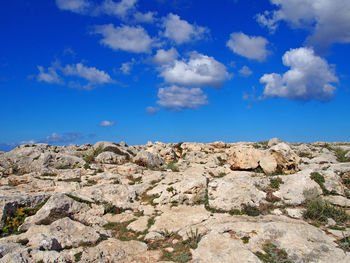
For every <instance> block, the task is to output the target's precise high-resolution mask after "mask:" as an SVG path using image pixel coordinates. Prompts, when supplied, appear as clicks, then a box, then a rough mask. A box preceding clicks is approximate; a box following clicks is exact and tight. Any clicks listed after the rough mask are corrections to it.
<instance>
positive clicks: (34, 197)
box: [0, 190, 49, 227]
mask: <svg viewBox="0 0 350 263" xmlns="http://www.w3.org/2000/svg"><path fill="white" fill-rule="evenodd" d="M48 197H49V194H47V193H38V194H23V193H19V192H13V193H10V192H9V191H2V190H0V219H1V221H0V227H2V226H3V224H4V222H5V220H6V218H7V217H8V216H11V215H13V214H14V213H15V211H16V210H17V208H19V207H28V208H35V207H37V206H38V205H39V204H40V203H41V202H43V201H44V200H45V199H46V198H48Z"/></svg>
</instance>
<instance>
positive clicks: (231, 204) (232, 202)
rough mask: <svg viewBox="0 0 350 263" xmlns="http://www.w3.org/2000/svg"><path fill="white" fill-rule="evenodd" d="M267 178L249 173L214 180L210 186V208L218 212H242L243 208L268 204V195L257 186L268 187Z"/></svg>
mask: <svg viewBox="0 0 350 263" xmlns="http://www.w3.org/2000/svg"><path fill="white" fill-rule="evenodd" d="M267 184H268V180H267V179H266V178H260V177H252V176H251V175H250V174H248V173H244V172H240V173H231V174H228V175H226V176H224V177H223V178H219V179H214V180H212V181H211V182H210V183H209V185H208V197H209V206H210V207H211V208H214V209H218V210H225V211H231V210H241V209H242V206H247V205H249V206H259V205H260V204H261V203H264V202H266V201H265V197H266V193H264V192H263V191H260V190H259V189H257V188H256V185H267Z"/></svg>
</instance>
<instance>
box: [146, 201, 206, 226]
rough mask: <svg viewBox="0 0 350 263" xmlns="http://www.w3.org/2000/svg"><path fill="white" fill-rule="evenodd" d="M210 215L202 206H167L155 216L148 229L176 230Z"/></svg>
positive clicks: (194, 223) (197, 222) (196, 222)
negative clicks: (152, 223)
mask: <svg viewBox="0 0 350 263" xmlns="http://www.w3.org/2000/svg"><path fill="white" fill-rule="evenodd" d="M209 217H210V213H209V212H208V211H207V210H205V208H204V206H179V207H173V208H167V209H166V210H164V211H163V214H162V215H160V216H158V217H156V218H155V223H154V225H153V226H151V228H150V229H149V231H150V232H151V231H153V232H162V231H164V230H167V231H168V232H178V231H180V230H181V229H184V228H189V227H191V226H193V225H196V224H199V223H201V222H203V221H205V220H206V219H208V218H209Z"/></svg>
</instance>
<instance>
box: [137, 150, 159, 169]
mask: <svg viewBox="0 0 350 263" xmlns="http://www.w3.org/2000/svg"><path fill="white" fill-rule="evenodd" d="M134 162H135V163H138V164H141V165H143V166H147V167H156V168H159V167H161V166H162V165H163V164H164V161H163V160H162V158H160V157H159V155H158V154H154V153H151V152H147V151H141V152H139V153H138V154H137V155H136V156H135V157H134Z"/></svg>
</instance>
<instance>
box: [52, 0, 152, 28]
mask: <svg viewBox="0 0 350 263" xmlns="http://www.w3.org/2000/svg"><path fill="white" fill-rule="evenodd" d="M137 2H138V0H121V1H118V2H116V1H113V0H104V1H102V2H100V3H96V1H95V2H94V1H93V0H56V5H57V7H58V8H59V9H61V10H64V11H71V12H73V13H78V14H81V15H90V16H99V15H110V16H115V17H117V18H119V19H121V20H122V21H125V22H137V23H153V22H154V21H155V19H156V18H155V15H156V12H151V11H149V12H146V13H141V12H139V11H137Z"/></svg>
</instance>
